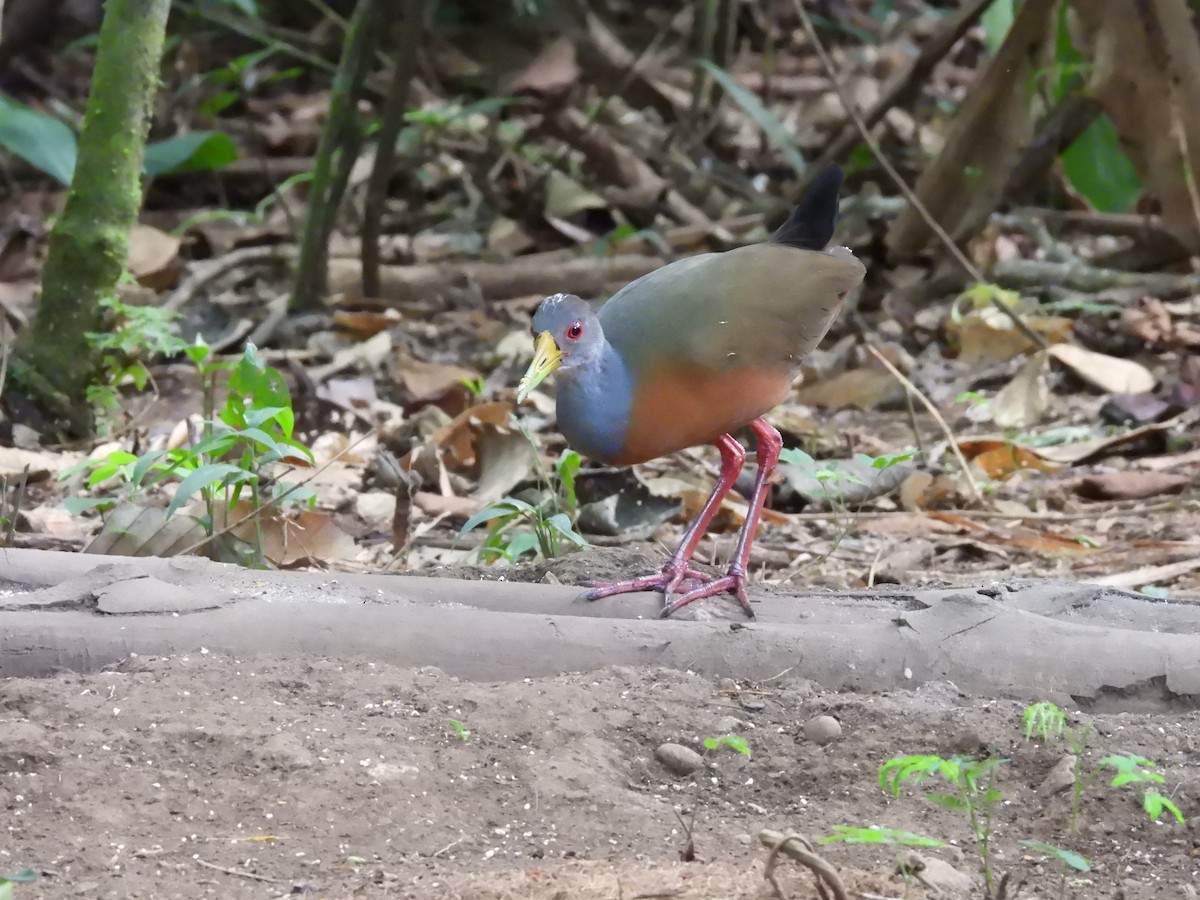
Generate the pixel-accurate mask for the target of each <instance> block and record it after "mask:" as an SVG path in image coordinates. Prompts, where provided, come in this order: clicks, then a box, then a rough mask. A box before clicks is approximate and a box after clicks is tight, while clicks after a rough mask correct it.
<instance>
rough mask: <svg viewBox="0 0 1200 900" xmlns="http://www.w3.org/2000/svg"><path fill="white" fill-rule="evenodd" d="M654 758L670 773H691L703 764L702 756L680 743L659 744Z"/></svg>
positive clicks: (681, 774)
mask: <svg viewBox="0 0 1200 900" xmlns="http://www.w3.org/2000/svg"><path fill="white" fill-rule="evenodd" d="M654 758H655V759H657V760H658V761H659V762H660V763H662V765H663V768H665V769H666V770H667V771H668V772H670V773H671V774H672V775H679V776H683V775H691V774H692V773H693V772H695V771H696V770H697V769H698V768H700V767H701V766H702V765H704V757H702V756H701V755H700V754H699V753H697V752H696V751H695V750H693V749H692V748H691V747H685V746H683V745H682V744H660V745H659V747H658V749H657V750H655V751H654Z"/></svg>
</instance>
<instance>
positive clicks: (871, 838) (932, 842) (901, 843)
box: [817, 825, 946, 847]
mask: <svg viewBox="0 0 1200 900" xmlns="http://www.w3.org/2000/svg"><path fill="white" fill-rule="evenodd" d="M833 832H834V833H833V834H831V835H827V836H826V837H823V838H821V839H819V840H818V841H817V843H818V844H884V845H887V846H892V847H944V846H946V842H945V841H939V840H938V839H937V838H931V837H925V835H923V834H914V833H913V832H911V831H900V830H899V829H896V828H881V827H875V826H872V827H870V828H859V827H855V826H852V825H834V826H833Z"/></svg>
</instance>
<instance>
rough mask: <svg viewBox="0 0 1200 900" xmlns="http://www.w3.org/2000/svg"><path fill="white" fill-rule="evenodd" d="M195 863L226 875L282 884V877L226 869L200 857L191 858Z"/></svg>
mask: <svg viewBox="0 0 1200 900" xmlns="http://www.w3.org/2000/svg"><path fill="white" fill-rule="evenodd" d="M193 861H194V862H195V863H196V865H198V866H204V868H206V869H214V870H216V871H217V872H224V873H225V874H226V875H236V876H237V877H238V878H249V879H252V880H253V881H265V882H267V883H268V884H283V883H284V881H283V879H282V878H268V877H267V876H266V875H256V874H255V873H254V872H243V871H242V870H241V869H227V868H225V866H218V865H216V864H215V863H210V862H205V861H204V860H202V859H196V860H193Z"/></svg>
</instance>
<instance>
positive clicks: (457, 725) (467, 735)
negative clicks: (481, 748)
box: [446, 719, 471, 741]
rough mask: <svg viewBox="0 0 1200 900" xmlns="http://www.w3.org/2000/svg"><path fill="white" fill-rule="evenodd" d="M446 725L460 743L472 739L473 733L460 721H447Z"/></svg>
mask: <svg viewBox="0 0 1200 900" xmlns="http://www.w3.org/2000/svg"><path fill="white" fill-rule="evenodd" d="M446 724H447V725H449V726H450V728H451V729H453V731H454V736H455V737H456V738H458V739H459V740H460V741H468V740H470V739H471V732H470V731H469V730H468V729H467V726H466V725H464V724H463V723H462V722H460V721H458V719H447V720H446Z"/></svg>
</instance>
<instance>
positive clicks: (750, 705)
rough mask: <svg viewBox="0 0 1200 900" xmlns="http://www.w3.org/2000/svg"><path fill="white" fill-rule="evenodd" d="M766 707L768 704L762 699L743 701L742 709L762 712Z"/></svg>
mask: <svg viewBox="0 0 1200 900" xmlns="http://www.w3.org/2000/svg"><path fill="white" fill-rule="evenodd" d="M766 708H767V704H765V703H763V702H762V701H761V700H743V701H742V709H744V710H746V711H747V712H762V711H763V710H764V709H766Z"/></svg>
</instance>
